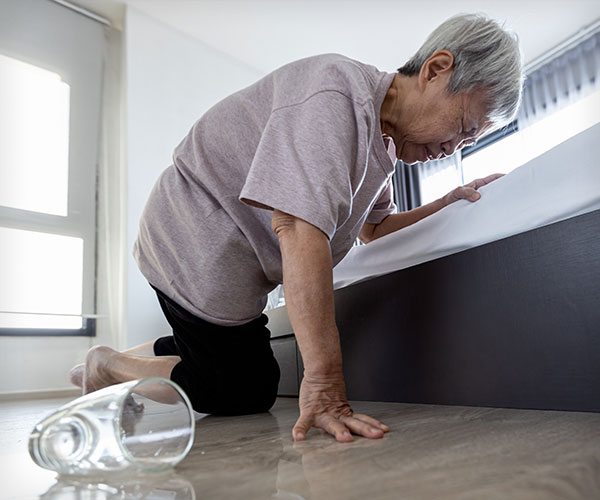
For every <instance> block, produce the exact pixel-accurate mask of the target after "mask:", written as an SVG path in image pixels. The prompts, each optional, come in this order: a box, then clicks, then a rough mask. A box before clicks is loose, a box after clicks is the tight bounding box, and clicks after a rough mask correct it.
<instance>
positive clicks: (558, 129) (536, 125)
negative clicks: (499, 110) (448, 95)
mask: <svg viewBox="0 0 600 500" xmlns="http://www.w3.org/2000/svg"><path fill="white" fill-rule="evenodd" d="M598 61H600V32H599V31H598V24H597V23H596V24H595V25H594V26H592V27H590V28H589V29H584V30H582V31H580V32H579V34H577V35H576V36H575V37H573V38H572V39H570V40H568V41H567V42H565V43H563V44H561V48H560V50H556V51H553V55H552V58H551V59H549V58H548V59H541V60H539V61H538V62H537V63H536V64H535V66H533V67H530V71H529V72H528V76H527V81H526V83H525V88H524V91H523V101H522V103H521V108H520V109H519V113H518V118H517V120H516V121H515V122H513V123H512V124H511V125H510V126H509V127H507V129H506V130H503V131H498V132H494V133H492V134H490V135H488V136H486V137H484V138H482V140H481V141H480V144H479V145H477V146H474V147H471V148H465V149H464V150H463V151H462V153H463V156H462V162H460V163H459V164H458V165H452V164H448V165H447V166H446V165H440V164H438V162H435V161H434V162H431V163H429V164H425V165H416V166H411V167H413V168H414V169H415V170H416V171H417V175H416V178H417V179H418V181H417V182H416V184H417V185H418V188H419V191H420V193H421V200H422V203H428V202H430V201H433V200H434V199H436V198H438V197H440V196H442V195H443V194H445V193H447V192H449V191H450V190H451V189H453V188H454V187H456V186H458V185H460V184H467V183H469V182H471V181H472V180H474V179H477V178H479V177H485V176H486V175H489V174H492V173H496V172H498V173H505V174H506V173H509V172H511V171H512V170H514V169H515V168H517V167H519V166H521V165H524V164H525V163H527V162H528V161H530V160H532V159H534V158H536V157H538V156H540V155H541V154H543V153H545V152H546V151H548V150H549V149H551V148H553V147H555V146H557V145H559V144H560V143H562V142H564V141H566V140H567V139H570V138H571V137H573V136H575V135H577V134H579V133H581V132H583V131H584V130H586V129H588V128H589V127H591V126H593V125H595V124H596V123H598V122H600V115H599V114H598V111H597V110H598V109H600V87H599V86H598V79H599V78H600V66H599V65H598ZM457 156H458V155H457Z"/></svg>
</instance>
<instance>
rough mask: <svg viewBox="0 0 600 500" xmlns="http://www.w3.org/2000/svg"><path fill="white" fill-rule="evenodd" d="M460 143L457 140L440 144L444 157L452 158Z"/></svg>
mask: <svg viewBox="0 0 600 500" xmlns="http://www.w3.org/2000/svg"><path fill="white" fill-rule="evenodd" d="M460 143H461V141H460V140H459V139H458V138H457V139H452V140H450V141H446V142H443V143H442V144H441V147H442V152H443V153H444V156H452V155H453V154H454V153H455V152H456V148H457V147H458V146H459V144H460Z"/></svg>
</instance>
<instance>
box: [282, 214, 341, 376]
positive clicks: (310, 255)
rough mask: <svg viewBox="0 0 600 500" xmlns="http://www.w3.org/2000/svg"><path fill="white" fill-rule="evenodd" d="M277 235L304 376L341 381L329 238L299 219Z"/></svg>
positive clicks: (289, 311)
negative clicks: (339, 378) (332, 378)
mask: <svg viewBox="0 0 600 500" xmlns="http://www.w3.org/2000/svg"><path fill="white" fill-rule="evenodd" d="M288 217H291V216H288ZM274 218H275V217H274ZM292 219H293V218H292ZM292 219H288V220H292ZM274 229H275V227H274ZM276 232H277V235H278V238H279V243H280V248H281V257H282V264H283V287H284V290H285V301H286V306H287V310H288V314H289V317H290V322H291V324H292V328H293V329H294V333H295V335H296V339H297V341H298V345H299V347H300V351H301V352H302V357H303V362H304V370H305V375H306V376H308V377H310V376H318V377H323V376H331V377H334V378H335V377H339V376H340V375H341V373H342V355H341V349H340V342H339V334H338V330H337V327H336V325H335V314H334V306H333V279H332V260H331V249H330V246H329V241H328V239H327V236H326V235H325V234H323V233H322V232H321V231H320V230H319V229H317V228H315V227H314V226H311V225H310V224H308V223H306V222H304V221H301V220H300V219H295V221H294V222H292V223H288V224H283V225H281V226H280V227H279V230H278V231H276Z"/></svg>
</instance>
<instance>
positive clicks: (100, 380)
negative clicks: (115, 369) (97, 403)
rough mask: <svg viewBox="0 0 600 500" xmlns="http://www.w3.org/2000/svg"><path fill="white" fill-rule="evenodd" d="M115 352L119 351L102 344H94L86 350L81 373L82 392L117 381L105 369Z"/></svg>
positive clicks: (91, 390)
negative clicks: (83, 368) (82, 372)
mask: <svg viewBox="0 0 600 500" xmlns="http://www.w3.org/2000/svg"><path fill="white" fill-rule="evenodd" d="M116 354H119V353H118V352H117V351H115V350H113V349H111V348H110V347H106V346H103V345H96V346H94V347H92V348H91V349H90V350H89V351H88V353H87V356H86V358H85V370H84V374H83V385H82V388H83V393H84V394H89V393H90V392H94V391H97V390H99V389H104V388H105V387H108V386H109V385H113V384H117V383H118V381H117V380H114V379H113V378H112V377H111V376H110V374H109V371H108V370H107V368H108V365H109V363H110V360H111V358H112V357H113V356H114V355H116Z"/></svg>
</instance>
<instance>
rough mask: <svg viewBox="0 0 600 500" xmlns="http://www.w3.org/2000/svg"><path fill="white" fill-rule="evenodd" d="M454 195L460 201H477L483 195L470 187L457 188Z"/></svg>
mask: <svg viewBox="0 0 600 500" xmlns="http://www.w3.org/2000/svg"><path fill="white" fill-rule="evenodd" d="M473 182H474V181H473ZM454 195H455V196H456V198H457V199H459V200H461V199H462V200H469V201H477V200H478V199H479V198H481V194H479V192H478V191H477V190H476V189H474V188H473V187H470V186H469V185H467V186H460V187H457V188H456V189H455V190H454Z"/></svg>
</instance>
